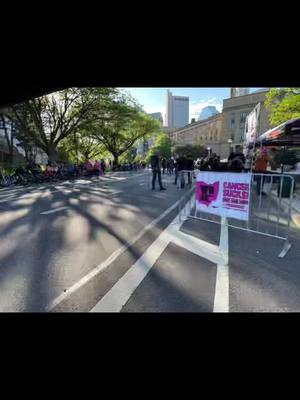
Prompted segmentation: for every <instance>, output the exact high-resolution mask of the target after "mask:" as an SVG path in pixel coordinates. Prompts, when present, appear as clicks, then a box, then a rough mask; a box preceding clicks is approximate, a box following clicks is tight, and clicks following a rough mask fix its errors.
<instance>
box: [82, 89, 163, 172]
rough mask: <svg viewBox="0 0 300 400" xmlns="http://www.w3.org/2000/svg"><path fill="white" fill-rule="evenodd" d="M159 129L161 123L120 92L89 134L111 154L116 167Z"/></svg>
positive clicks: (91, 126) (103, 111)
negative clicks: (137, 145) (122, 157)
mask: <svg viewBox="0 0 300 400" xmlns="http://www.w3.org/2000/svg"><path fill="white" fill-rule="evenodd" d="M158 129H159V123H158V121H156V120H154V119H152V118H151V117H149V116H148V115H147V114H145V113H144V112H143V111H142V109H141V108H140V106H139V105H138V104H137V103H136V102H135V101H134V100H133V99H132V98H131V97H130V96H128V95H127V94H123V93H120V92H119V93H116V94H115V96H114V98H113V99H111V101H110V103H109V102H108V103H107V104H106V107H104V108H103V109H102V112H101V115H100V114H99V113H98V114H97V119H96V120H95V121H94V122H93V123H91V124H90V125H89V127H88V131H89V135H90V136H91V137H93V138H94V139H95V140H96V141H98V142H99V143H100V144H102V145H103V146H104V147H105V149H106V150H108V151H109V152H110V153H111V154H112V156H113V158H114V166H116V165H118V163H119V157H120V156H121V155H122V154H124V153H126V152H127V151H128V150H129V149H131V148H132V147H133V146H134V144H135V143H136V142H137V140H138V139H140V138H142V137H144V136H150V135H151V134H152V133H153V132H155V131H156V130H158Z"/></svg>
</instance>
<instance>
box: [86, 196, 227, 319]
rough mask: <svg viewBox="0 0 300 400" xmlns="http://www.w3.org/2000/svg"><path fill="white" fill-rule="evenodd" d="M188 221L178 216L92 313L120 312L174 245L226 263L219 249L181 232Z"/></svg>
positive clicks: (186, 208) (186, 207)
mask: <svg viewBox="0 0 300 400" xmlns="http://www.w3.org/2000/svg"><path fill="white" fill-rule="evenodd" d="M189 209H190V205H189V202H187V204H186V205H185V208H184V210H183V214H184V215H187V212H188V211H189ZM184 220H185V218H182V219H181V221H179V216H178V215H177V216H176V218H175V219H174V220H173V221H172V222H171V223H170V224H169V225H168V227H167V228H166V229H165V230H164V231H163V232H162V233H161V234H160V235H159V237H158V238H157V239H156V240H155V241H154V242H153V243H152V245H151V246H150V247H149V248H148V249H147V250H146V252H145V253H144V254H143V255H142V256H141V257H140V258H139V259H138V260H137V261H136V262H135V263H134V264H133V265H132V267H131V268H130V269H129V270H128V271H127V272H126V273H125V274H124V275H123V276H122V277H121V278H120V279H119V281H118V282H117V283H116V284H115V285H114V286H113V287H112V288H111V290H110V291H109V292H108V293H106V295H105V296H103V297H102V299H101V300H100V301H99V302H98V303H97V304H96V305H95V306H94V307H93V308H92V309H91V312H120V311H121V310H122V308H123V307H124V305H125V304H126V303H127V301H128V300H129V299H130V297H131V296H132V294H133V292H134V291H135V290H136V288H137V287H138V286H139V284H140V283H141V282H142V280H143V279H144V278H145V276H146V275H147V274H148V272H149V271H150V269H151V268H152V267H153V265H154V264H155V262H156V261H157V259H158V258H159V257H160V255H161V254H162V252H163V251H164V249H165V248H166V247H167V245H168V244H169V243H170V242H172V243H175V244H177V245H179V246H181V247H183V248H186V249H187V250H189V251H192V252H193V253H194V254H197V255H199V256H201V257H205V258H208V259H209V260H210V261H212V262H216V261H217V262H222V261H224V260H223V258H222V255H221V253H220V251H219V248H218V246H214V245H212V244H210V243H207V242H205V241H203V240H200V239H198V238H195V237H192V236H191V235H187V234H185V233H183V232H180V231H179V229H180V227H181V225H182V224H183V222H184Z"/></svg>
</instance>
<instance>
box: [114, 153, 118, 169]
mask: <svg viewBox="0 0 300 400" xmlns="http://www.w3.org/2000/svg"><path fill="white" fill-rule="evenodd" d="M113 157H114V159H113V169H116V168H117V167H118V165H119V154H115V153H113Z"/></svg>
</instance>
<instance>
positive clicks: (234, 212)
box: [196, 172, 251, 221]
mask: <svg viewBox="0 0 300 400" xmlns="http://www.w3.org/2000/svg"><path fill="white" fill-rule="evenodd" d="M250 185H251V174H244V173H224V172H200V173H199V174H198V175H197V181H196V205H197V210H199V211H203V212H207V213H210V214H216V215H219V216H221V217H230V218H237V219H241V220H246V221H248V219H249V203H250Z"/></svg>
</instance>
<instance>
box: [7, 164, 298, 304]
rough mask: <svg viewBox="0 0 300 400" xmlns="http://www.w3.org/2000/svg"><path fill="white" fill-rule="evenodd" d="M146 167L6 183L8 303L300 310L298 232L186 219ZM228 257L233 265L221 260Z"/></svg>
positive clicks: (172, 193) (175, 196)
mask: <svg viewBox="0 0 300 400" xmlns="http://www.w3.org/2000/svg"><path fill="white" fill-rule="evenodd" d="M150 178H151V174H150V172H148V171H139V172H119V173H114V174H110V175H107V176H106V177H104V178H100V179H92V180H87V179H78V180H76V181H74V182H64V183H57V184H51V185H40V186H32V187H27V188H21V187H18V188H5V189H1V190H0V215H1V219H0V311H50V312H61V311H85V312H87V311H93V312H98V311H99V312H250V311H259V312H260V311H270V312H273V311H300V272H299V261H297V260H299V257H300V246H299V244H300V239H299V229H297V228H296V227H294V226H293V227H292V232H291V235H290V241H291V243H292V248H291V250H290V251H289V252H288V253H287V255H286V256H285V258H283V259H279V258H278V254H279V252H280V250H281V247H282V245H283V243H282V241H280V240H278V239H274V238H271V237H265V236H260V235H257V234H254V233H248V232H245V231H240V230H236V229H233V228H229V229H228V231H224V232H223V233H222V235H221V238H222V243H221V250H222V252H220V249H219V247H218V246H219V240H220V225H217V224H214V223H210V222H205V221H198V220H184V219H183V220H181V221H180V220H179V218H178V200H179V199H183V198H184V197H187V196H188V192H191V188H190V187H189V186H186V187H185V189H184V190H178V189H177V187H176V186H175V185H174V184H173V180H174V177H169V176H164V175H163V180H164V182H165V185H166V187H167V190H166V191H159V189H158V188H157V189H156V191H152V190H150V189H151V186H150ZM224 255H225V258H226V257H227V258H228V261H229V262H228V265H224V263H223V259H224Z"/></svg>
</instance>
